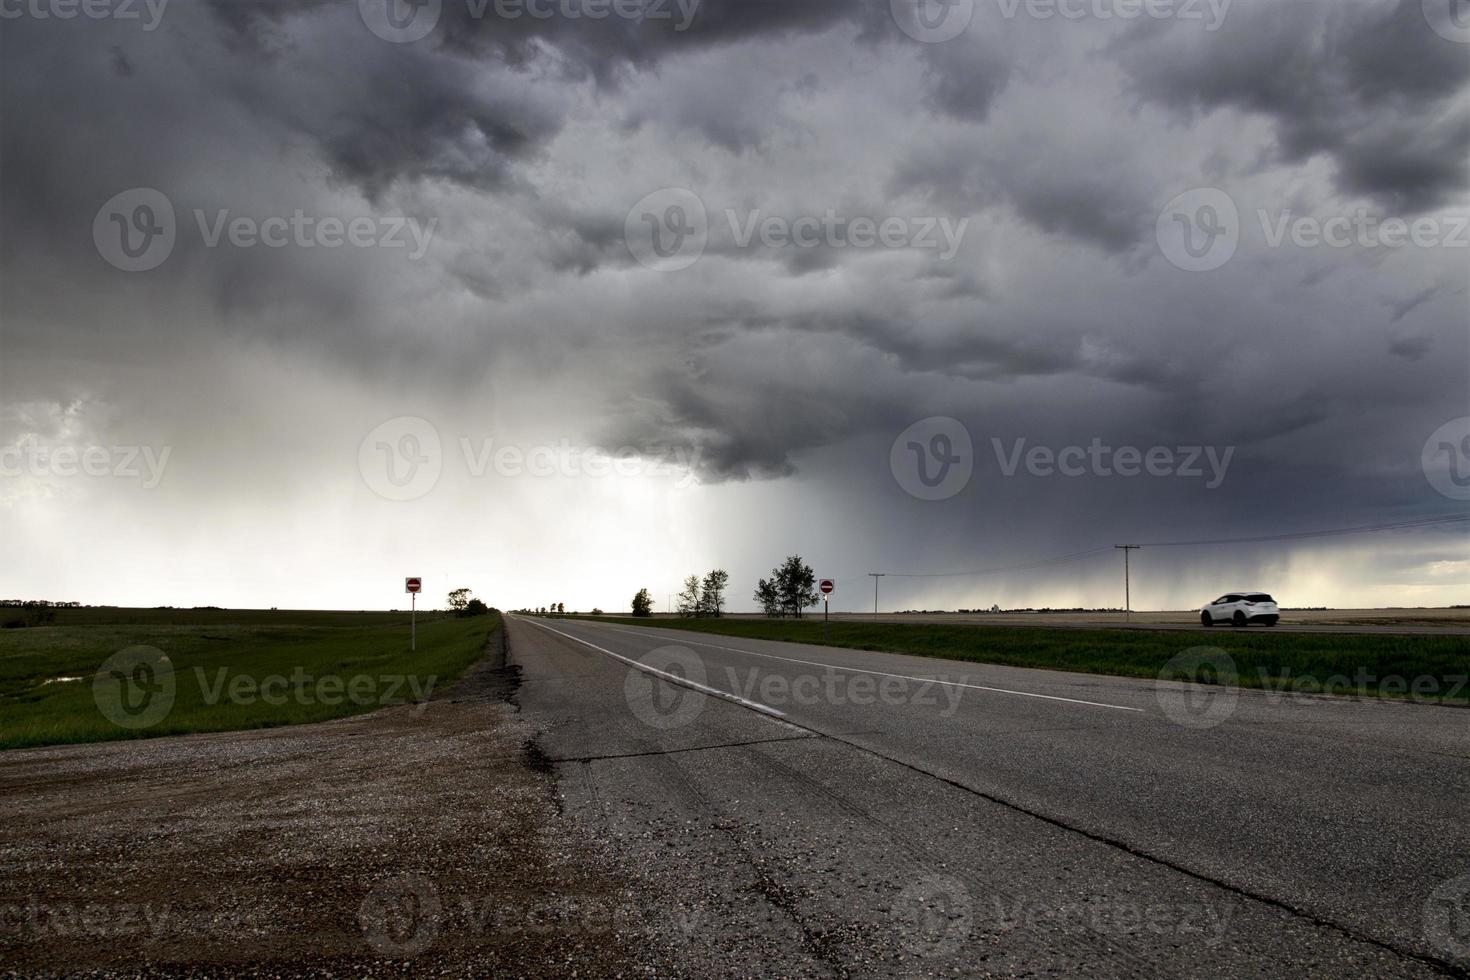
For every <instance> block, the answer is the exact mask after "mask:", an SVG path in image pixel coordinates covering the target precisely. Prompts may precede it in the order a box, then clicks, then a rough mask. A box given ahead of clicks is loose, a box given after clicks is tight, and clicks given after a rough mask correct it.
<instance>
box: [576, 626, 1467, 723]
mask: <svg viewBox="0 0 1470 980" xmlns="http://www.w3.org/2000/svg"><path fill="white" fill-rule="evenodd" d="M581 618H584V619H589V620H592V621H595V622H613V623H620V624H623V625H627V626H639V627H664V628H667V629H682V630H694V631H698V632H701V633H714V634H718V635H721V636H739V637H748V638H751V639H759V640H785V641H790V642H797V643H814V644H825V645H827V646H833V647H849V648H852V649H857V650H879V651H884V652H889V653H907V654H915V655H918V656H923V657H941V658H944V659H947V660H968V661H973V662H976V663H987V664H1002V665H1006V666H1012V667H1039V668H1043V669H1050V670H1070V671H1077V672H1080V673H1087V674H1113V675H1116V676H1121V677H1147V678H1154V677H1159V676H1161V672H1163V671H1165V670H1166V668H1170V666H1171V665H1170V662H1171V661H1173V660H1174V659H1175V658H1176V657H1178V656H1179V655H1180V654H1183V653H1185V652H1186V651H1190V650H1195V649H1197V648H1200V647H1209V648H1215V649H1219V650H1224V651H1225V652H1227V653H1228V654H1230V658H1231V659H1232V660H1233V661H1234V664H1235V669H1236V676H1235V677H1234V678H1233V679H1232V678H1229V677H1225V678H1223V680H1224V681H1225V682H1226V683H1230V682H1232V680H1233V683H1235V684H1237V685H1238V686H1240V687H1249V688H1259V689H1264V690H1268V691H1276V692H1299V693H1331V694H1343V695H1354V696H1365V697H1413V698H1416V699H1419V700H1433V701H1447V702H1452V703H1459V704H1470V642H1467V640H1466V638H1465V637H1463V636H1389V635H1383V634H1359V635H1343V634H1332V635H1328V634H1321V633H1273V632H1270V631H1268V630H1266V629H1262V628H1256V629H1249V630H1236V629H1229V628H1222V629H1218V630H1215V631H1213V632H1210V633H1204V632H1198V633H1183V632H1169V631H1162V630H1161V631H1153V632H1151V631H1145V630H1122V629H1117V630H1106V629H1099V630H1082V629H1046V628H1040V627H1037V628H1033V627H1025V628H1007V627H1000V626H946V625H936V624H928V623H924V624H918V623H916V624H912V625H909V624H899V623H853V622H844V623H831V624H829V625H828V627H827V632H826V639H825V640H824V639H823V629H822V621H821V619H820V618H815V619H802V620H799V621H798V620H790V619H663V618H656V619H628V618H618V617H609V616H597V617H594V616H585V617H581ZM1207 659H1208V658H1207ZM1217 660H1218V658H1216V659H1215V660H1211V661H1210V663H1209V664H1207V665H1203V666H1196V665H1195V664H1190V663H1183V664H1175V665H1173V667H1172V668H1171V669H1169V673H1168V676H1169V677H1171V678H1173V679H1178V680H1190V679H1193V680H1198V681H1202V682H1205V683H1219V682H1221V681H1222V677H1221V676H1220V674H1219V671H1218V662H1217ZM1416 685H1417V686H1416Z"/></svg>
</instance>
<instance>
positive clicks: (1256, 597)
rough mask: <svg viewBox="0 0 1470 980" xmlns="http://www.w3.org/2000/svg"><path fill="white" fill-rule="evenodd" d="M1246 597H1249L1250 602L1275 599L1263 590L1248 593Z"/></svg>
mask: <svg viewBox="0 0 1470 980" xmlns="http://www.w3.org/2000/svg"><path fill="white" fill-rule="evenodd" d="M1246 598H1247V599H1249V600H1250V601H1251V602H1275V601H1276V600H1275V599H1273V598H1271V597H1270V596H1268V595H1267V594H1266V593H1264V592H1252V593H1251V594H1250V595H1248V596H1246Z"/></svg>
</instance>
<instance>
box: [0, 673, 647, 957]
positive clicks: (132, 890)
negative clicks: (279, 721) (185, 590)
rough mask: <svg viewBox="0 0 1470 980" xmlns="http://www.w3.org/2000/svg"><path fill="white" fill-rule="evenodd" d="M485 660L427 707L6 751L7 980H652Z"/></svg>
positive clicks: (599, 859)
mask: <svg viewBox="0 0 1470 980" xmlns="http://www.w3.org/2000/svg"><path fill="white" fill-rule="evenodd" d="M516 673H517V672H516V670H515V669H514V668H509V669H507V668H504V667H503V652H502V651H501V650H498V649H497V650H493V651H491V656H489V657H488V658H487V660H486V661H485V662H483V663H482V664H480V665H478V666H477V667H476V668H473V669H472V670H471V672H470V673H469V675H467V676H466V678H465V679H464V680H463V681H462V682H461V683H460V684H459V685H458V686H457V687H456V688H455V689H454V690H452V691H450V692H447V693H446V695H445V696H444V697H442V698H441V699H439V700H435V701H431V702H429V703H427V704H424V705H410V706H403V707H395V708H390V709H387V710H383V711H380V712H377V713H374V714H372V715H367V716H362V717H357V718H351V719H343V720H340V721H335V722H328V723H324V724H319V725H310V726H300V727H292V728H279V729H273V730H268V731H254V732H241V733H228V734H210V735H195V736H185V737H179V738H158V739H148V740H137V741H127V742H113V743H105V744H94V745H81V746H57V747H51V748H42V749H32V750H23V751H15V752H7V753H5V754H4V756H3V762H0V826H3V827H4V831H3V835H0V973H11V974H15V975H26V976H36V975H47V974H68V975H75V974H78V973H87V974H89V975H104V976H105V975H119V976H122V975H126V976H136V975H225V974H228V975H234V976H241V975H245V976H251V975H261V976H293V975H310V974H336V975H341V974H350V975H356V976H379V975H395V974H410V973H411V974H415V975H422V974H438V975H462V976H468V975H486V974H491V973H493V974H505V975H517V976H543V975H553V974H554V975H557V976H565V975H568V974H573V973H582V974H591V975H594V976H638V975H650V974H652V973H654V972H667V971H661V970H660V957H661V954H660V953H659V951H658V949H657V948H656V947H655V946H654V945H653V944H650V943H645V942H640V941H636V939H637V937H638V936H640V935H642V934H643V933H644V932H645V931H646V922H645V920H646V918H647V914H646V913H645V911H644V909H645V908H646V907H647V906H646V905H645V904H641V903H639V902H638V901H637V900H636V898H635V897H634V896H633V894H632V893H631V892H630V891H629V889H628V885H627V882H626V880H625V878H624V876H623V874H622V872H621V871H620V870H619V868H618V867H617V866H616V863H615V862H614V861H612V860H610V859H609V858H608V857H607V855H605V854H603V853H600V852H599V851H598V849H597V847H596V845H595V843H594V842H591V841H588V840H586V839H583V838H581V837H579V836H578V833H577V831H576V828H575V827H573V826H572V825H571V824H570V823H569V821H568V820H567V819H566V818H565V817H564V816H563V815H562V814H561V812H560V809H559V805H558V801H557V798H556V794H555V788H554V784H553V779H552V776H551V773H550V770H549V767H548V766H546V765H545V764H544V760H542V759H541V758H540V757H539V754H538V752H537V750H536V749H535V747H534V743H533V742H532V741H531V732H530V731H529V730H528V729H527V727H526V725H525V723H524V722H522V721H521V720H520V719H519V718H518V717H517V709H516V707H515V705H514V697H515V686H516Z"/></svg>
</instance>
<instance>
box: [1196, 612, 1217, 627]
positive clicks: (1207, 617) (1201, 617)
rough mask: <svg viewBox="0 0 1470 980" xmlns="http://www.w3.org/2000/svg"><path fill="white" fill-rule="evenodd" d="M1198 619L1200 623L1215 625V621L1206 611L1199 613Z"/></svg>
mask: <svg viewBox="0 0 1470 980" xmlns="http://www.w3.org/2000/svg"><path fill="white" fill-rule="evenodd" d="M1199 621H1200V622H1201V623H1203V624H1204V625H1205V626H1214V625H1215V621H1214V620H1213V619H1211V618H1210V614H1209V613H1207V612H1202V613H1200V614H1199Z"/></svg>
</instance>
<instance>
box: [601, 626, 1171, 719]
mask: <svg viewBox="0 0 1470 980" xmlns="http://www.w3.org/2000/svg"><path fill="white" fill-rule="evenodd" d="M597 625H598V626H602V627H603V628H604V629H614V630H621V631H623V632H627V633H637V634H638V635H639V636H650V637H654V638H658V637H659V634H658V633H649V632H647V631H645V630H636V629H633V628H632V627H630V626H613V625H611V624H603V623H598V624H597ZM680 632H683V631H682V630H681V631H680ZM667 635H668V634H664V636H665V637H667ZM584 642H585V641H584ZM682 642H684V643H688V644H690V645H691V646H697V647H709V648H710V649H712V650H728V651H729V652H731V653H743V654H745V655H746V656H748V657H765V658H766V659H767V660H784V661H785V662H786V663H790V664H806V665H807V666H810V667H826V668H828V669H830V670H845V671H847V672H848V673H853V674H875V675H877V676H879V677H898V678H900V679H902V680H906V681H925V682H928V683H931V684H943V685H945V686H946V687H962V688H964V689H966V690H969V691H989V692H990V693H992V694H1012V695H1015V696H1016V697H1018V698H1039V699H1040V700H1043V701H1065V702H1066V703H1067V704H1085V705H1087V706H1088V707H1090V708H1111V709H1112V710H1114V711H1136V712H1138V713H1139V714H1145V713H1146V712H1145V711H1144V710H1143V709H1142V708H1130V707H1127V706H1125V705H1121V704H1104V703H1103V702H1101V701H1082V700H1079V699H1078V698H1063V697H1058V696H1057V695H1055V694H1033V693H1032V692H1030V691H1012V690H1009V689H1007V688H1004V687H986V686H985V685H983V684H961V683H960V682H959V681H944V680H940V679H939V678H937V677H911V676H909V675H907V674H890V673H887V672H886V671H882V670H868V669H867V668H865V667H848V666H845V665H840V664H824V663H819V662H817V661H815V660H797V659H796V658H794V657H778V656H776V655H775V654H773V653H756V652H755V651H754V650H741V649H740V648H739V647H722V646H720V645H719V644H718V643H701V642H699V641H698V640H682Z"/></svg>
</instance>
